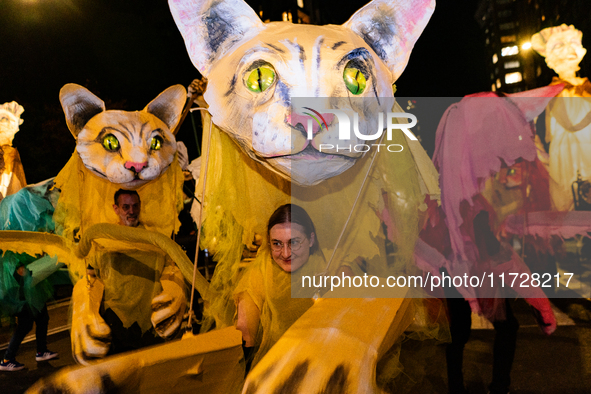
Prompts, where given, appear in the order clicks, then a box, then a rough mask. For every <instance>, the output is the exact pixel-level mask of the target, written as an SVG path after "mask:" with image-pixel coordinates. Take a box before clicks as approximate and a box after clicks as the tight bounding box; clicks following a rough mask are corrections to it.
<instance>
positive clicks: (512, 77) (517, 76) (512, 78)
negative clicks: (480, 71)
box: [505, 71, 521, 85]
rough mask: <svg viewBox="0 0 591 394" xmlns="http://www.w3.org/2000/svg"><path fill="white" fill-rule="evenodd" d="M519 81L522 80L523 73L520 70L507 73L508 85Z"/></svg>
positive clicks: (506, 80)
mask: <svg viewBox="0 0 591 394" xmlns="http://www.w3.org/2000/svg"><path fill="white" fill-rule="evenodd" d="M517 82H521V73H520V72H519V71H516V72H514V73H508V74H505V83H506V84H507V85H509V84H511V83H517Z"/></svg>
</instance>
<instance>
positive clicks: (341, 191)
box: [196, 115, 445, 336]
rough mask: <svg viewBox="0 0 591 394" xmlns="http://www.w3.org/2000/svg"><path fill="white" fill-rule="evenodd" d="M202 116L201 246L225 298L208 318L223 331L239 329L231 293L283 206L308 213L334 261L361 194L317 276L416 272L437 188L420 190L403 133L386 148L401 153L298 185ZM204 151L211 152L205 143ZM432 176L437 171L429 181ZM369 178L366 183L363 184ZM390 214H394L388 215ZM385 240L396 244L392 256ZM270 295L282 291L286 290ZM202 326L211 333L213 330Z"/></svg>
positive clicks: (423, 317)
mask: <svg viewBox="0 0 591 394" xmlns="http://www.w3.org/2000/svg"><path fill="white" fill-rule="evenodd" d="M204 118H205V119H204V122H203V124H204V133H205V135H206V137H205V138H204V140H205V141H206V144H207V141H208V140H209V144H210V147H209V150H210V153H209V165H208V166H207V168H208V170H207V171H208V172H207V181H206V191H205V197H203V196H199V198H200V200H201V201H203V202H204V205H203V234H202V241H201V247H202V248H208V249H210V251H211V252H213V255H214V258H215V259H216V260H217V261H218V265H217V267H216V271H215V273H214V276H213V278H212V282H211V286H212V288H213V289H215V291H217V292H218V293H219V294H220V297H217V298H216V299H215V300H213V301H212V302H211V303H210V304H209V305H207V308H206V310H205V315H206V317H207V316H209V317H212V316H213V317H215V318H216V324H217V326H218V327H224V326H228V325H231V324H233V317H234V314H235V308H234V303H233V302H232V294H233V293H234V289H236V285H237V283H238V280H239V274H238V270H239V266H240V264H239V262H240V258H241V253H242V245H244V244H248V243H250V242H251V241H252V239H253V237H254V234H255V233H258V234H261V235H264V234H266V224H267V221H268V219H269V217H270V215H271V214H272V213H273V211H274V210H275V209H276V208H277V207H279V206H280V205H282V204H285V203H295V204H298V205H300V206H302V207H303V208H304V209H306V211H307V212H308V214H309V215H310V217H311V218H312V220H313V222H314V224H315V226H316V233H317V238H318V240H319V244H320V246H321V248H322V252H323V254H324V256H325V257H326V259H327V260H329V259H330V256H331V255H332V253H333V250H334V248H335V245H336V243H337V239H338V237H339V234H340V233H341V230H342V228H343V227H344V226H345V222H346V220H347V217H348V215H349V212H350V211H351V209H352V207H353V205H354V201H355V200H356V198H357V195H358V193H360V197H359V201H358V202H357V204H356V206H355V210H354V213H353V215H352V218H351V220H350V222H349V223H348V224H347V226H346V229H345V231H344V234H343V238H342V240H341V241H340V243H339V246H338V248H337V252H336V253H335V255H334V257H333V258H332V261H333V262H332V263H331V266H330V267H326V266H325V267H324V269H318V271H317V272H316V273H322V272H324V271H325V270H327V272H335V271H336V270H337V269H338V268H339V267H340V266H342V265H346V266H349V267H351V268H352V270H353V272H354V273H355V274H362V273H364V272H367V274H368V275H376V276H380V277H383V278H385V277H387V276H388V275H392V274H398V275H399V274H417V273H418V272H417V268H416V267H415V265H414V257H413V250H414V245H415V241H416V239H417V236H418V233H419V228H420V226H421V220H422V217H421V215H422V209H423V207H424V206H423V201H424V198H425V194H426V193H427V192H430V191H433V187H432V185H431V188H430V189H429V187H425V184H432V182H430V183H429V182H423V184H421V180H422V179H423V181H424V178H425V177H424V176H421V175H420V169H419V166H418V165H417V163H416V162H417V160H416V159H415V158H414V156H413V153H411V149H409V144H408V142H407V141H406V139H405V137H404V135H403V133H402V132H401V131H399V132H398V134H397V133H396V132H394V136H393V138H394V139H393V140H392V141H388V143H389V144H400V145H401V146H403V147H404V149H403V151H402V152H399V153H392V152H387V151H385V149H382V151H381V152H380V153H378V154H377V156H376V158H375V160H374V162H373V165H372V158H373V157H372V155H373V151H372V152H370V153H368V154H366V156H365V157H364V158H362V159H360V160H359V161H358V163H357V164H356V165H355V166H353V167H352V168H351V169H349V170H347V171H346V172H344V173H343V174H341V175H339V176H336V177H333V178H331V179H328V180H326V181H324V182H322V183H320V184H319V185H316V186H311V187H299V186H296V185H292V184H290V182H288V181H286V180H285V179H283V178H282V177H281V176H279V175H277V174H275V173H273V172H272V171H270V170H269V169H267V168H266V167H264V166H263V165H261V164H259V163H257V162H256V161H254V160H252V159H251V158H250V157H248V156H247V155H245V154H244V153H243V152H242V151H241V150H240V148H239V147H238V146H237V145H236V144H235V143H234V142H233V141H232V140H231V139H230V138H229V137H228V136H227V135H226V134H225V133H223V132H221V131H220V130H219V129H218V128H216V127H215V126H213V128H212V129H211V132H210V134H209V137H208V136H207V131H208V126H209V125H210V120H209V117H208V116H207V115H206V116H205V117H204ZM416 143H417V144H418V142H416ZM414 150H415V151H416V149H414ZM203 152H207V145H206V146H205V147H204V149H203ZM423 153H424V152H423ZM414 154H416V152H415V153H414ZM422 165H423V166H424V162H423V163H422ZM205 169H206V165H205V163H204V164H203V165H202V166H201V176H200V182H203V180H204V178H205V171H206V170H205ZM432 175H433V173H432V172H431V179H432V178H433V176H432ZM366 176H367V178H368V179H367V181H366V182H365V183H364V180H365V178H366ZM202 188H203V186H202V185H198V186H197V188H196V190H197V191H198V192H199V193H200V192H201V191H202ZM360 189H361V192H359V191H360ZM433 194H436V192H434V193H433ZM386 211H387V213H388V214H387V215H384V212H386ZM384 216H387V220H386V221H387V222H389V230H388V231H387V232H385V231H384V228H383V225H384V222H385V220H384ZM386 233H387V234H388V235H386ZM386 237H388V238H389V239H390V241H391V243H392V244H393V246H391V247H390V248H389V249H388V250H387V242H386V241H387V239H386ZM259 253H261V252H259ZM271 290H272V291H276V292H281V291H283V289H282V288H275V289H271ZM414 290H416V289H414ZM277 294H279V293H277ZM412 296H414V297H421V296H422V294H421V293H420V292H415V293H414V294H412ZM417 304H418V306H419V307H420V308H417V309H418V311H417V322H421V323H422V324H423V325H422V326H421V327H419V326H417V327H416V328H417V329H418V330H425V333H427V332H428V334H435V335H439V334H438V333H439V325H438V324H436V323H435V325H434V326H433V325H430V324H431V323H432V320H430V319H429V316H430V315H429V314H428V313H427V311H426V308H425V307H424V305H423V303H422V302H420V301H417ZM204 327H205V329H207V328H209V326H208V325H207V324H206V325H205V326H204ZM443 336H445V335H443Z"/></svg>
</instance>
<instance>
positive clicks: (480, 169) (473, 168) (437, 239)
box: [415, 85, 563, 334]
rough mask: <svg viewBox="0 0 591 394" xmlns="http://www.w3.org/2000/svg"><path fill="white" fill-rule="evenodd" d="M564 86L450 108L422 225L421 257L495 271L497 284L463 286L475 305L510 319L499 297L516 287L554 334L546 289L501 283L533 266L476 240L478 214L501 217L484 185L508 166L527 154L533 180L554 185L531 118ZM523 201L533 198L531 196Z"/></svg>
mask: <svg viewBox="0 0 591 394" xmlns="http://www.w3.org/2000/svg"><path fill="white" fill-rule="evenodd" d="M562 88H563V87H562V86H560V85H558V86H550V87H546V88H542V89H536V90H534V91H529V92H524V93H521V94H519V95H518V97H511V98H509V97H498V96H497V95H496V94H494V93H490V92H489V93H479V94H476V95H471V96H467V97H465V98H464V99H462V101H460V102H459V103H457V104H454V105H452V106H451V107H450V108H448V109H447V111H446V112H445V114H444V115H443V118H442V119H441V121H440V123H439V127H438V128H437V136H436V145H435V154H434V157H433V162H434V164H435V166H436V168H437V169H438V170H439V173H440V187H441V207H439V208H437V207H436V205H434V204H433V203H430V206H429V214H430V215H429V221H428V223H427V225H426V226H425V229H424V230H423V232H422V233H421V238H422V240H423V241H424V242H419V243H418V244H417V247H416V248H415V256H416V259H417V265H418V266H419V267H421V268H422V269H424V270H426V271H427V272H430V273H431V274H434V275H436V274H438V273H439V269H440V268H442V267H445V268H446V270H447V272H448V273H449V275H451V276H461V277H463V276H465V275H466V274H467V275H468V276H478V277H479V278H482V277H483V276H486V277H488V276H489V275H492V278H493V281H494V283H495V285H494V286H490V284H489V285H488V286H486V285H485V286H482V287H472V286H460V287H458V288H457V290H458V291H459V292H460V294H461V295H462V296H463V297H464V298H465V299H466V300H468V301H469V302H470V305H471V307H472V310H473V311H475V312H478V313H481V314H483V315H485V316H486V317H487V318H489V319H490V320H491V321H494V320H499V319H503V318H504V309H503V305H504V303H502V302H499V298H502V297H507V296H511V293H508V292H507V290H508V289H509V288H512V290H513V291H515V292H516V293H517V294H519V295H520V296H522V297H524V298H526V300H528V302H530V304H531V305H532V306H534V307H535V308H536V309H538V311H539V312H540V315H541V317H542V328H543V329H544V331H545V332H546V333H548V334H549V333H551V332H552V331H554V329H555V328H556V320H555V318H554V315H553V313H552V310H551V308H550V303H549V301H548V299H547V298H546V297H545V295H544V293H543V292H542V290H541V289H540V288H539V287H538V288H535V287H530V288H525V287H520V286H519V285H518V284H519V283H520V282H515V283H513V286H510V284H511V283H505V286H504V287H502V286H500V284H499V283H500V282H499V278H500V276H501V275H504V277H505V278H507V279H508V278H509V277H510V278H511V279H512V278H513V276H514V275H515V274H517V275H518V277H519V278H521V277H526V276H529V275H530V271H529V269H528V267H527V266H526V265H525V263H524V262H523V260H522V259H521V258H520V257H519V256H518V255H517V254H516V253H515V251H514V250H513V249H512V248H511V247H510V246H509V245H508V244H506V243H501V244H500V252H498V253H496V254H494V255H493V256H492V257H489V256H488V255H487V253H486V252H485V250H486V249H485V248H484V246H483V245H477V244H476V242H477V238H478V237H477V236H476V235H475V232H477V231H482V229H476V228H475V224H474V219H475V218H476V216H477V215H478V213H479V212H481V211H486V212H488V223H491V225H492V223H494V222H495V216H496V214H495V211H494V209H493V207H492V206H491V205H490V204H489V203H488V202H487V201H486V200H485V199H484V198H483V197H482V196H481V195H480V192H481V188H482V186H483V184H484V182H485V181H486V180H487V179H488V178H489V177H492V176H494V175H495V174H496V173H497V172H499V170H500V169H501V168H502V167H503V166H511V165H513V164H515V163H516V162H517V161H520V160H521V161H522V162H525V163H527V164H525V163H524V165H523V166H524V168H527V170H528V172H529V173H531V174H532V176H531V177H530V178H531V179H530V180H531V181H534V183H535V184H536V187H537V186H539V185H542V184H544V185H547V174H539V173H537V171H538V170H540V171H541V170H544V171H545V169H544V168H543V166H542V165H541V163H539V162H537V149H536V145H535V142H534V134H535V133H534V131H533V129H532V126H531V124H530V122H531V120H532V119H533V118H534V117H535V116H537V115H539V114H540V113H541V112H542V111H543V109H544V107H545V106H546V104H547V103H548V101H550V99H551V98H552V97H553V96H555V95H556V94H558V93H559V92H560V90H561V89H562ZM523 97H530V98H523ZM535 97H537V98H535ZM524 191H525V189H524ZM546 193H547V191H546ZM524 194H525V193H524ZM534 205H535V204H534ZM542 205H544V206H545V205H548V204H542ZM524 208H525V209H531V208H532V206H531V204H528V203H527V202H526V204H525V205H524ZM542 209H543V208H542ZM489 230H490V231H491V232H494V231H493V230H495V229H489ZM480 238H482V237H480ZM437 252H439V254H440V255H437ZM509 274H513V275H511V276H510V275H509ZM522 274H523V276H522Z"/></svg>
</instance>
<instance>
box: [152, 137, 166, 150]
mask: <svg viewBox="0 0 591 394" xmlns="http://www.w3.org/2000/svg"><path fill="white" fill-rule="evenodd" d="M163 142H164V141H163V140H162V137H160V136H156V137H152V141H150V149H152V150H160V149H161V148H162V143H163Z"/></svg>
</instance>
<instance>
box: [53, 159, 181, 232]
mask: <svg viewBox="0 0 591 394" xmlns="http://www.w3.org/2000/svg"><path fill="white" fill-rule="evenodd" d="M182 183H183V174H182V170H181V168H180V166H179V165H178V161H177V159H176V158H175V159H174V161H173V162H172V164H171V165H170V167H169V168H168V169H167V170H166V171H165V172H164V174H162V175H160V177H159V178H158V179H156V180H153V181H152V182H149V183H147V184H145V185H144V186H141V187H140V188H138V189H137V192H138V194H139V195H140V200H141V202H142V208H141V212H140V221H141V223H142V224H143V225H144V226H145V228H146V229H147V230H151V231H157V232H159V233H162V234H165V235H168V236H170V235H172V234H173V233H176V232H177V231H178V229H179V227H180V222H179V220H178V213H179V212H180V210H181V209H182V208H183V198H182ZM55 185H56V187H57V188H59V189H60V190H61V194H60V198H59V201H58V205H57V207H56V209H55V213H54V216H53V217H54V220H55V223H56V232H58V233H59V234H61V235H63V236H64V237H66V238H67V239H75V238H78V237H79V236H80V234H78V233H79V232H80V233H83V232H84V230H85V229H86V228H88V227H90V226H92V225H93V224H96V223H118V221H119V218H118V217H117V215H116V214H115V212H114V211H113V196H114V195H115V192H116V191H117V190H119V189H120V188H121V187H120V186H119V185H116V184H113V183H111V182H109V181H107V180H105V179H102V178H100V177H98V176H97V175H95V174H93V173H92V172H91V171H90V170H88V169H87V168H86V167H85V166H84V164H82V160H80V157H79V156H78V153H76V152H74V154H73V155H72V157H71V158H70V160H69V161H68V163H67V164H66V166H65V167H64V168H63V169H62V170H61V171H60V173H59V174H58V176H57V177H56V179H55Z"/></svg>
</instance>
